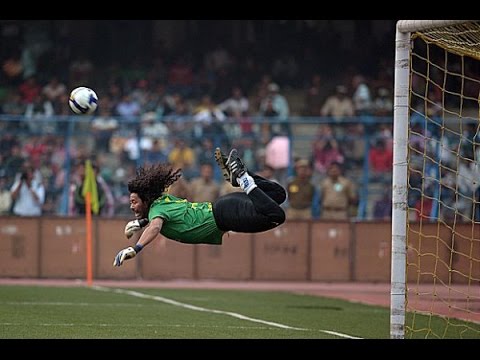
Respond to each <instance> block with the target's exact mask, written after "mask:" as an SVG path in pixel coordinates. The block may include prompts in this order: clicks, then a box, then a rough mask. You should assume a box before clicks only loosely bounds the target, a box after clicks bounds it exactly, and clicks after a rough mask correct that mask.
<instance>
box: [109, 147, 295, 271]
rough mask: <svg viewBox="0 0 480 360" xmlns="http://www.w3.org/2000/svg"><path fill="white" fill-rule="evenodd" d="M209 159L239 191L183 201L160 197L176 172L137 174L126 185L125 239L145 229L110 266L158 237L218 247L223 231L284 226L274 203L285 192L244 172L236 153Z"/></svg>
mask: <svg viewBox="0 0 480 360" xmlns="http://www.w3.org/2000/svg"><path fill="white" fill-rule="evenodd" d="M215 159H216V161H217V163H218V165H219V166H220V168H221V170H222V173H223V176H224V178H225V180H226V181H229V182H230V183H231V184H232V185H233V186H236V187H240V188H241V189H242V190H243V192H233V193H229V194H226V195H224V196H221V197H219V198H218V199H217V200H215V201H214V202H213V203H212V202H200V203H195V202H189V201H187V200H186V199H181V198H178V197H175V196H173V195H170V194H168V193H166V190H167V189H168V187H169V186H170V185H172V184H173V183H174V182H175V181H177V180H178V179H179V178H180V176H181V170H180V169H178V170H175V171H174V170H173V169H172V167H171V166H170V165H167V164H159V165H153V166H150V167H147V168H145V167H140V168H139V169H138V170H137V175H136V177H135V178H134V179H132V180H130V181H129V182H128V191H129V192H130V209H131V210H132V211H133V213H134V214H135V218H136V220H132V221H130V222H129V223H128V224H127V225H126V227H125V235H126V236H127V237H128V238H131V237H132V236H133V235H134V234H135V233H136V232H137V231H139V230H141V229H142V228H143V227H145V230H144V231H143V232H141V233H138V234H140V235H139V236H138V237H137V238H138V240H137V242H136V245H135V246H133V247H127V248H125V249H123V250H121V251H120V252H119V253H118V254H117V255H116V256H115V259H114V261H113V265H114V266H121V265H122V264H123V262H124V261H125V260H127V259H131V258H133V257H135V256H136V255H137V254H138V253H139V252H140V251H141V250H142V249H143V248H144V247H145V246H147V245H148V244H149V243H151V242H152V241H153V240H155V239H156V238H158V237H159V235H160V234H161V235H163V236H165V237H166V238H169V239H171V240H175V241H179V242H182V243H187V244H214V245H220V244H222V237H223V235H224V234H225V233H226V232H228V231H236V232H244V233H256V232H262V231H267V230H270V229H273V228H275V227H277V226H279V225H280V224H283V223H284V222H285V212H284V210H283V209H282V207H281V206H280V204H282V203H283V202H284V201H285V199H286V191H285V189H284V188H283V187H282V186H281V185H280V184H278V183H276V182H273V181H269V180H267V179H264V178H262V177H261V176H258V175H255V174H249V173H248V171H247V169H246V168H245V165H244V164H243V162H242V160H241V159H240V157H239V156H238V152H237V150H236V149H232V151H231V152H230V154H229V156H228V158H227V157H226V156H225V155H224V154H222V152H221V151H220V149H218V148H217V149H216V150H215Z"/></svg>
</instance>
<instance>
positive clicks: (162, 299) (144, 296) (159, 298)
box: [92, 286, 361, 339]
mask: <svg viewBox="0 0 480 360" xmlns="http://www.w3.org/2000/svg"><path fill="white" fill-rule="evenodd" d="M92 288H93V289H95V290H100V291H113V292H116V293H119V294H127V295H131V296H135V297H138V298H142V299H150V300H155V301H160V302H163V303H166V304H170V305H174V306H179V307H183V308H185V309H190V310H195V311H201V312H209V313H213V314H222V315H228V316H231V317H234V318H237V319H241V320H247V321H252V322H256V323H260V324H265V325H269V326H272V327H278V328H281V329H288V330H297V331H312V330H310V329H303V328H297V327H293V326H288V325H284V324H280V323H276V322H272V321H266V320H261V319H256V318H252V317H249V316H245V315H242V314H239V313H235V312H231V311H223V310H216V309H207V308H204V307H201V306H196V305H191V304H186V303H182V302H180V301H176V300H172V299H168V298H165V297H163V296H155V295H148V294H143V293H141V292H138V291H133V290H125V289H111V288H105V287H103V286H92ZM318 331H320V332H323V333H325V334H329V335H335V336H338V337H343V338H347V339H361V338H359V337H355V336H351V335H347V334H343V333H339V332H335V331H329V330H318Z"/></svg>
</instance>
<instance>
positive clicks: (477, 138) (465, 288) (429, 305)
mask: <svg viewBox="0 0 480 360" xmlns="http://www.w3.org/2000/svg"><path fill="white" fill-rule="evenodd" d="M411 36H412V38H411V40H412V46H411V52H410V61H411V72H410V99H409V112H410V121H409V142H408V231H407V244H408V248H407V303H406V310H407V321H406V324H405V325H406V326H405V334H406V337H417V338H418V337H426V338H444V337H473V338H479V337H480V326H479V324H480V285H479V284H480V146H479V145H480V121H479V120H480V118H479V113H480V106H479V100H480V61H479V60H480V24H479V23H476V22H471V23H467V24H461V25H454V26H447V27H443V28H436V29H431V30H424V31H421V32H412V34H411ZM439 315H440V316H439Z"/></svg>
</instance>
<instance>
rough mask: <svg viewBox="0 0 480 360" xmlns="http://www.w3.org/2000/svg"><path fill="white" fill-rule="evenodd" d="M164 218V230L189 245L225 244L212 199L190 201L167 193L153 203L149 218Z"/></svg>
mask: <svg viewBox="0 0 480 360" xmlns="http://www.w3.org/2000/svg"><path fill="white" fill-rule="evenodd" d="M156 217H161V218H162V219H163V220H164V221H163V226H162V230H161V231H160V233H161V234H162V235H163V236H165V237H167V238H169V239H172V240H176V241H179V242H182V243H187V244H217V245H218V244H221V243H222V235H223V234H224V232H223V231H221V230H220V229H219V228H218V227H217V224H216V223H215V218H214V217H213V211H212V203H211V202H199V203H195V202H188V201H187V200H185V199H181V198H178V197H176V196H173V195H170V194H164V195H162V196H160V197H159V198H158V199H157V200H155V201H154V202H153V204H152V206H150V211H149V212H148V219H149V220H150V221H151V220H152V219H154V218H156Z"/></svg>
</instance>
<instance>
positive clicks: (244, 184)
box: [237, 172, 257, 195]
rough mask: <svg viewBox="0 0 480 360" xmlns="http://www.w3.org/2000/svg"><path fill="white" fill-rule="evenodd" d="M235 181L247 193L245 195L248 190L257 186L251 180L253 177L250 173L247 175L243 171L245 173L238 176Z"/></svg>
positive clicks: (248, 192)
mask: <svg viewBox="0 0 480 360" xmlns="http://www.w3.org/2000/svg"><path fill="white" fill-rule="evenodd" d="M237 182H238V184H239V185H240V187H241V188H242V190H243V191H245V192H246V193H247V195H248V194H250V191H252V190H253V189H255V188H256V187H257V184H255V181H254V180H253V178H252V177H251V176H250V175H248V173H247V172H245V174H243V175H242V176H240V177H239V178H238V179H237Z"/></svg>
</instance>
